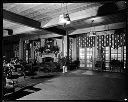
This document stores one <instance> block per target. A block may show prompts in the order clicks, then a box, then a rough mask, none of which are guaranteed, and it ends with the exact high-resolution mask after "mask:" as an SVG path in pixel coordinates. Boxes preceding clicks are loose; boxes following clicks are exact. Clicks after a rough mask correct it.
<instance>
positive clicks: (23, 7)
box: [3, 2, 123, 36]
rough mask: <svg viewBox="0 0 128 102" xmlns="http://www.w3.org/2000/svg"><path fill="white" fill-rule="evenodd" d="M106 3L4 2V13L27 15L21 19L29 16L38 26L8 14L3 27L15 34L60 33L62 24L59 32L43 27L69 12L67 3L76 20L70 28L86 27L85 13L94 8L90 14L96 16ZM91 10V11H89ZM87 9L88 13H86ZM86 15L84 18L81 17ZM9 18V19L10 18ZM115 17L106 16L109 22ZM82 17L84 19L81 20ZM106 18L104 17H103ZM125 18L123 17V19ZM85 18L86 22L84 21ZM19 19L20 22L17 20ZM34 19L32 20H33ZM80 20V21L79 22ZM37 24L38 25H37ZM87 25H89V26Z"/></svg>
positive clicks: (58, 27)
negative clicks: (98, 9)
mask: <svg viewBox="0 0 128 102" xmlns="http://www.w3.org/2000/svg"><path fill="white" fill-rule="evenodd" d="M103 4H104V3H103V2H102V3H100V2H86V3H64V4H62V3H3V10H4V13H5V12H6V11H7V12H8V11H9V12H10V13H14V14H16V16H17V15H19V17H20V16H21V18H22V17H25V18H22V19H21V20H26V22H27V19H26V18H28V21H29V23H30V24H31V23H33V22H36V23H37V25H38V24H39V25H38V27H37V26H36V24H35V25H34V23H33V24H32V26H30V25H29V24H28V25H27V23H26V22H24V23H22V22H21V21H20V20H19V21H18V20H16V19H15V20H12V18H11V17H10V18H9V17H5V16H6V15H4V17H3V29H12V30H13V34H14V35H16V34H22V33H24V34H25V32H27V34H35V33H40V34H48V33H51V32H53V33H59V32H63V30H62V31H61V29H63V28H62V26H59V25H58V26H57V27H56V30H57V31H58V32H54V29H53V30H52V29H51V28H50V29H41V28H43V27H44V26H47V25H48V26H47V27H49V24H51V21H54V19H55V18H57V19H58V17H59V15H61V14H62V13H63V12H67V11H66V5H67V10H68V13H69V15H71V16H72V17H71V19H72V20H73V21H75V22H73V23H72V24H71V25H69V26H68V28H70V29H71V28H72V29H77V28H81V27H85V25H88V26H89V25H90V24H89V22H88V21H85V19H86V17H85V14H87V15H88V14H89V13H88V12H90V11H91V10H90V8H94V12H93V13H94V14H95V15H93V14H91V12H90V14H89V16H96V14H97V8H99V7H101V6H102V5H103ZM89 10H90V11H89ZM83 11H84V14H82V12H83ZM86 11H87V13H86ZM74 14H78V15H76V16H75V18H73V15H74ZM77 16H78V17H79V18H80V20H79V19H78V17H77ZM12 17H14V16H12ZM81 17H84V18H81ZM8 18H9V19H8ZM114 18H115V16H113V17H110V19H108V18H105V20H106V21H105V22H107V20H109V22H111V21H112V20H113V19H114ZM116 18H117V19H116V20H117V21H118V20H120V17H118V16H116ZM81 19H82V21H81ZM102 19H104V18H102ZM122 19H123V18H121V21H122ZM83 20H84V22H83ZM17 21H18V22H17ZM31 21H32V22H31ZM78 22H79V23H78ZM55 24H56V23H53V24H51V25H55ZM35 26H36V27H35ZM88 26H87V27H88ZM3 36H7V34H4V35H3Z"/></svg>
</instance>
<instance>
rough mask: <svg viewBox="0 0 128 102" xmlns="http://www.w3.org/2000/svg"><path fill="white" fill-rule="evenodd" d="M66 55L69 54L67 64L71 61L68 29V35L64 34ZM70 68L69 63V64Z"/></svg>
mask: <svg viewBox="0 0 128 102" xmlns="http://www.w3.org/2000/svg"><path fill="white" fill-rule="evenodd" d="M63 45H64V57H65V56H67V64H68V62H69V35H68V31H66V36H64V43H63ZM67 68H68V65H67Z"/></svg>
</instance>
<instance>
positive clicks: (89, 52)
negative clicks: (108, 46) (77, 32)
mask: <svg viewBox="0 0 128 102" xmlns="http://www.w3.org/2000/svg"><path fill="white" fill-rule="evenodd" d="M87 67H92V48H87Z"/></svg>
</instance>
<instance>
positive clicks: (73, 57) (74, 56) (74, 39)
mask: <svg viewBox="0 0 128 102" xmlns="http://www.w3.org/2000/svg"><path fill="white" fill-rule="evenodd" d="M72 43H73V46H72V59H73V60H76V38H73V42H72Z"/></svg>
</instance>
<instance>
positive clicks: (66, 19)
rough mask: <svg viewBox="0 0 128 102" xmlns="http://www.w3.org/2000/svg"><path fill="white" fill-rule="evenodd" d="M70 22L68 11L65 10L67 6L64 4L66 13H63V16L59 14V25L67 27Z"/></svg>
mask: <svg viewBox="0 0 128 102" xmlns="http://www.w3.org/2000/svg"><path fill="white" fill-rule="evenodd" d="M62 6H63V8H64V3H63V4H61V10H62ZM70 22H71V20H70V17H69V13H68V9H67V4H66V12H65V11H63V14H61V15H60V16H59V23H60V24H62V25H67V24H70Z"/></svg>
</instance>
